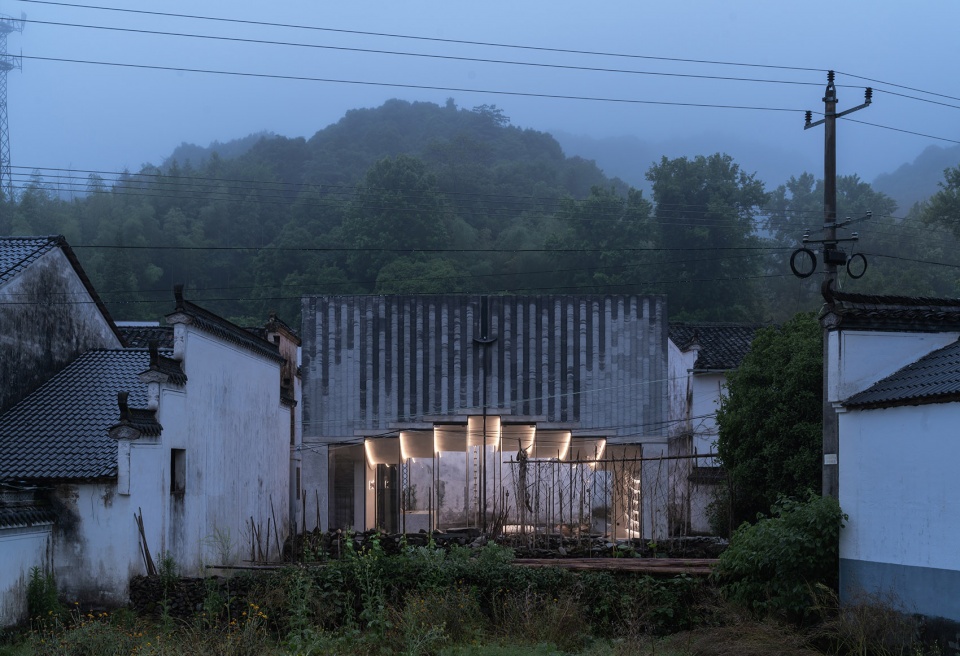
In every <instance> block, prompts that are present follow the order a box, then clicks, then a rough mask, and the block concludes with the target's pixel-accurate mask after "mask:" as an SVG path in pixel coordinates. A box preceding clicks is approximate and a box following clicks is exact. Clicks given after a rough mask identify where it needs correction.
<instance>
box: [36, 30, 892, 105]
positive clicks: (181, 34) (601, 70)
mask: <svg viewBox="0 0 960 656" xmlns="http://www.w3.org/2000/svg"><path fill="white" fill-rule="evenodd" d="M27 22H30V23H35V24H38V25H55V26H60V27H75V28H82V29H92V30H107V31H111V32H128V33H133V34H148V35H153V36H173V37H182V38H191V39H208V40H212V41H224V42H233V43H247V44H254V45H273V46H287V47H294V48H313V49H319V50H337V51H341V52H357V53H365V54H378V55H392V56H401V57H421V58H425V59H439V60H448V61H461V62H473V63H481V64H504V65H509V66H530V67H534V68H551V69H559V70H570V71H585V72H593V73H621V74H628V75H651V76H660V77H676V78H692V79H701V80H720V81H725V82H757V83H764V84H789V85H799V86H821V84H820V83H819V82H801V81H797V80H775V79H769V78H750V77H733V76H727V75H706V74H695V73H668V72H664V71H638V70H632V69H623V68H603V67H595V66H574V65H571V64H548V63H543V62H527V61H515V60H505V59H489V58H482V57H464V56H458V55H437V54H430V53H419V52H404V51H400V50H379V49H374V48H357V47H350V46H332V45H326V44H317V43H298V42H294V41H273V40H267V39H249V38H242V37H230V36H217V35H213V34H191V33H187V32H169V31H159V30H146V29H138V28H129V27H113V26H107V25H87V24H80V23H62V22H56V21H43V20H28V21H27ZM908 97H909V96H908Z"/></svg>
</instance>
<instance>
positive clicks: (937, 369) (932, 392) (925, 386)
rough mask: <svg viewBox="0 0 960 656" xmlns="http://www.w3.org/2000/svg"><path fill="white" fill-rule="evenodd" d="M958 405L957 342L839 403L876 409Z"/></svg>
mask: <svg viewBox="0 0 960 656" xmlns="http://www.w3.org/2000/svg"><path fill="white" fill-rule="evenodd" d="M947 401H960V342H954V343H953V344H950V345H948V346H945V347H943V348H942V349H938V350H936V351H934V352H933V353H928V354H927V355H925V356H923V357H922V358H920V359H919V360H917V361H916V362H914V363H913V364H909V365H907V366H906V367H904V368H903V369H901V370H899V371H897V372H896V373H893V374H891V375H890V376H887V377H886V378H884V379H883V380H881V381H879V382H877V383H875V384H874V385H873V386H871V387H869V388H867V389H866V390H864V391H862V392H860V393H858V394H854V395H853V396H851V397H850V398H849V399H847V400H846V401H844V402H843V404H844V405H845V406H847V407H859V408H880V407H891V406H897V405H920V404H924V403H938V402H947Z"/></svg>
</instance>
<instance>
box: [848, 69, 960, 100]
mask: <svg viewBox="0 0 960 656" xmlns="http://www.w3.org/2000/svg"><path fill="white" fill-rule="evenodd" d="M837 73H839V74H840V75H846V76H847V77H852V78H855V79H857V80H863V81H864V82H870V83H872V84H886V85H887V86H888V87H896V88H898V89H906V90H907V91H915V92H917V93H925V94H927V95H928V96H936V97H938V98H946V99H948V100H960V97H957V96H948V95H947V94H944V93H937V92H936V91H924V90H923V89H918V88H917V87H908V86H906V85H903V84H896V83H894V82H885V81H884V80H877V79H875V78H872V77H864V76H862V75H854V74H853V73H845V72H843V71H837ZM887 93H889V92H887Z"/></svg>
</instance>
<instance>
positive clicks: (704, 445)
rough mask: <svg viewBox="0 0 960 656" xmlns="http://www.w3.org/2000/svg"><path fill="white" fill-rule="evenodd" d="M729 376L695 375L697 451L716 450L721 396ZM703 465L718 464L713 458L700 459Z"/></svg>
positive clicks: (692, 415) (694, 404) (707, 451)
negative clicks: (715, 443)
mask: <svg viewBox="0 0 960 656" xmlns="http://www.w3.org/2000/svg"><path fill="white" fill-rule="evenodd" d="M726 382H727V377H726V375H725V374H723V373H699V374H695V375H694V376H693V406H692V408H691V417H692V419H691V423H692V425H693V434H694V444H693V446H694V448H696V450H697V453H710V452H711V451H714V445H713V443H714V442H716V441H717V416H716V415H717V410H719V409H720V397H721V396H722V395H723V394H724V391H723V386H724V385H726ZM698 463H699V464H700V465H701V466H706V465H714V464H716V463H715V462H714V461H713V459H700V460H698Z"/></svg>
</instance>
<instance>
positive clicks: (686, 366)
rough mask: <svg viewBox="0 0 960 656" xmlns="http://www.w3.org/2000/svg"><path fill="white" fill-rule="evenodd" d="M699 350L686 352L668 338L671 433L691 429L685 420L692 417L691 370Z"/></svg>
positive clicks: (668, 395)
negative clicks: (689, 398) (690, 404)
mask: <svg viewBox="0 0 960 656" xmlns="http://www.w3.org/2000/svg"><path fill="white" fill-rule="evenodd" d="M696 358H697V352H696V351H688V352H686V353H684V352H683V351H681V350H680V349H679V348H677V345H676V344H674V343H673V340H667V378H668V381H667V406H668V409H667V418H668V419H669V420H670V424H669V426H670V428H669V431H668V432H669V433H671V434H678V433H683V432H684V431H687V430H689V429H690V427H689V426H688V425H687V422H686V421H684V420H686V419H688V418H689V417H690V414H691V413H690V406H689V403H688V395H689V392H690V378H691V376H692V374H691V373H690V370H691V369H692V368H693V363H694V362H695V361H696Z"/></svg>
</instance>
